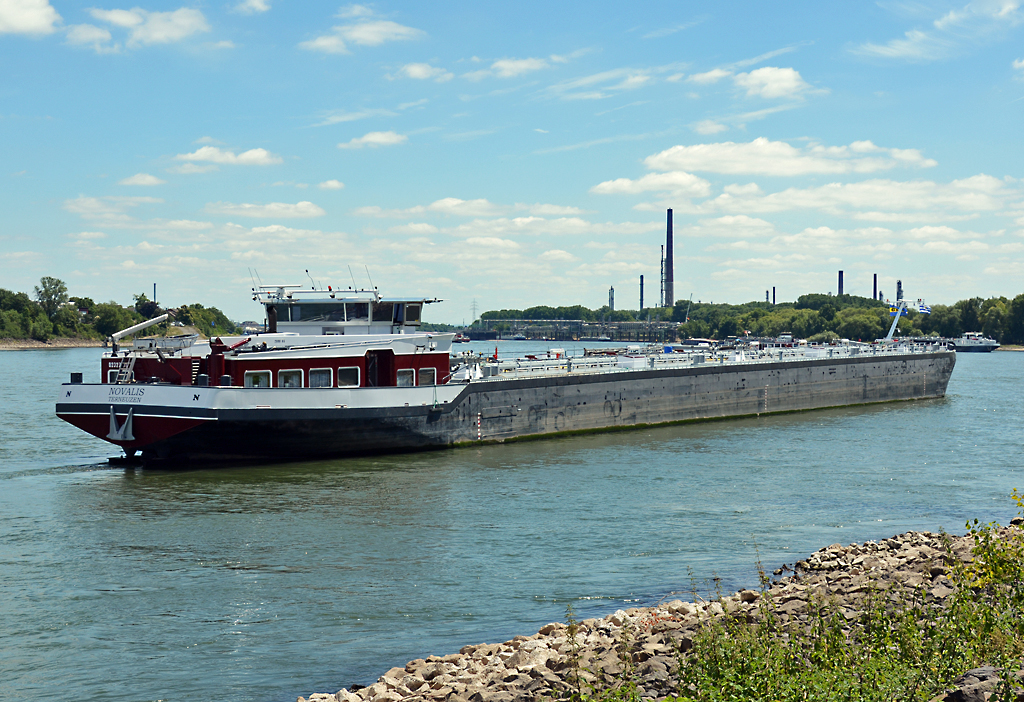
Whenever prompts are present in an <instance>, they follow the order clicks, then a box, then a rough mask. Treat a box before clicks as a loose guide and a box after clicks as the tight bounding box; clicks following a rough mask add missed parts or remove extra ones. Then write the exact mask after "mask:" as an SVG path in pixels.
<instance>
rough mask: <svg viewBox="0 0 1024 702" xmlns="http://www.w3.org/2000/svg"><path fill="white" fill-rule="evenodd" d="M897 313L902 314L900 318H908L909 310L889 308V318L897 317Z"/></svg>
mask: <svg viewBox="0 0 1024 702" xmlns="http://www.w3.org/2000/svg"><path fill="white" fill-rule="evenodd" d="M897 311H898V312H899V313H900V317H906V316H907V308H906V307H904V308H902V309H901V308H899V307H890V308H889V316H890V317H895V316H896V312H897Z"/></svg>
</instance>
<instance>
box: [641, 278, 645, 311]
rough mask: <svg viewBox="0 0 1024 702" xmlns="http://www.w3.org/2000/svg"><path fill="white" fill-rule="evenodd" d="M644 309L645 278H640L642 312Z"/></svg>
mask: <svg viewBox="0 0 1024 702" xmlns="http://www.w3.org/2000/svg"><path fill="white" fill-rule="evenodd" d="M643 309H644V277H643V276H642V275H641V276H640V311H641V312H643Z"/></svg>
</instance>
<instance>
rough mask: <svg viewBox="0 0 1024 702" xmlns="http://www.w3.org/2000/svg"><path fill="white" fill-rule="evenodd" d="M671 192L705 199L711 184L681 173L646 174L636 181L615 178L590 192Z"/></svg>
mask: <svg viewBox="0 0 1024 702" xmlns="http://www.w3.org/2000/svg"><path fill="white" fill-rule="evenodd" d="M651 190H653V191H662V192H665V191H667V192H672V193H676V194H678V195H681V196H683V197H707V196H708V195H710V194H711V184H710V183H709V182H708V181H706V180H704V179H703V178H698V177H697V176H695V175H693V174H691V173H685V172H683V171H670V172H668V173H648V174H647V175H645V176H643V177H642V178H638V179H637V180H630V179H629V178H617V179H615V180H606V181H604V182H603V183H598V184H597V185H595V186H594V187H592V188H591V189H590V192H592V193H597V194H599V195H618V194H630V195H633V194H637V193H642V192H647V191H651Z"/></svg>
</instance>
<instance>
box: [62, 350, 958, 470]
mask: <svg viewBox="0 0 1024 702" xmlns="http://www.w3.org/2000/svg"><path fill="white" fill-rule="evenodd" d="M955 363H956V354H955V352H953V351H948V350H938V351H934V352H925V353H908V354H894V355H890V354H885V355H881V354H879V355H876V354H865V355H861V356H857V355H854V356H849V357H842V358H814V359H800V360H785V361H767V360H766V361H764V362H748V363H738V364H736V363H726V364H721V365H719V364H717V363H707V364H703V365H694V366H689V367H675V368H664V369H657V370H632V371H624V372H617V373H566V374H563V375H558V376H554V377H535V378H517V379H500V380H484V381H475V382H470V383H467V384H454V385H439V386H434V387H416V388H359V389H353V390H343V389H299V390H288V389H283V388H265V389H264V388H218V387H210V388H205V387H204V388H198V387H179V386H165V385H151V386H146V385H142V386H138V387H139V389H141V390H143V393H142V395H141V396H135V397H131V398H129V399H130V400H131V401H130V402H123V401H120V400H121V398H118V397H111V396H110V395H109V394H108V393H109V392H111V391H110V390H109V388H117V387H118V386H116V385H114V386H112V385H83V384H67V385H64V386H62V392H61V400H60V401H59V402H58V403H57V414H58V416H60V417H61V418H62V419H64V420H66V421H68V422H70V423H72V424H74V425H76V426H78V427H80V428H82V429H84V430H86V431H88V432H90V433H92V434H94V435H96V436H100V437H101V438H107V440H110V441H112V443H115V444H117V445H119V446H121V447H122V448H124V449H125V450H126V451H127V452H129V453H134V451H135V450H141V451H142V455H143V457H144V458H174V457H178V458H182V459H186V458H187V459H196V460H275V461H279V460H301V459H310V458H318V457H328V456H346V455H356V454H366V453H384V452H399V451H413V450H428V449H435V448H444V447H450V446H457V445H462V444H472V443H481V442H489V441H491V442H493V441H504V440H510V439H517V438H525V437H539V436H544V435H550V434H560V433H568V432H583V431H594V430H610V429H620V428H630V427H637V426H649V425H657V424H668V423H674V422H685V421H694V420H706V419H721V418H727V417H739V416H750V415H760V414H772V413H782V412H794V411H801V410H813V409H822V408H830V407H843V406H850V405H859V404H870V403H877V402H891V401H900V400H916V399H928V398H938V397H943V396H944V395H945V392H946V385H947V383H948V381H949V378H950V375H951V373H952V371H953V367H954V365H955ZM129 410H130V411H131V422H130V424H129V425H128V426H127V427H126V424H128V422H129V414H128V413H129ZM111 415H113V419H112V418H111ZM126 429H127V431H125V430H126ZM118 431H120V432H121V433H122V434H123V436H122V437H117V436H116V435H117V432H118ZM108 432H109V435H108Z"/></svg>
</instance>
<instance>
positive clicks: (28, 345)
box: [0, 337, 103, 351]
mask: <svg viewBox="0 0 1024 702" xmlns="http://www.w3.org/2000/svg"><path fill="white" fill-rule="evenodd" d="M102 346H103V342H102V341H100V340H99V339H75V338H69V337H58V338H54V339H50V340H49V341H36V340H35V339H0V351H25V350H28V349H78V348H100V347H102Z"/></svg>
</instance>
